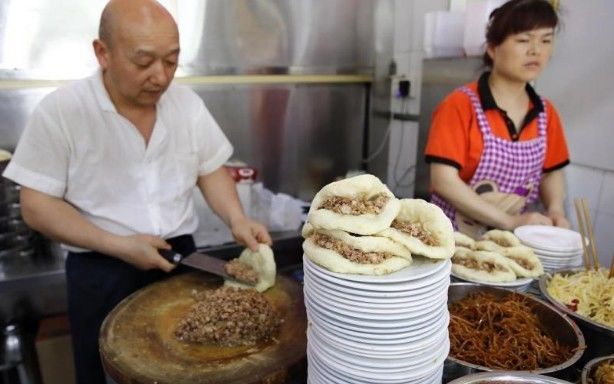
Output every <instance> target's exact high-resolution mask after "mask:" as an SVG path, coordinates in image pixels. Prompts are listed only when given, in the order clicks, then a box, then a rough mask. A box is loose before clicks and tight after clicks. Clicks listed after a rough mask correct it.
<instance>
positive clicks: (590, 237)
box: [582, 199, 600, 271]
mask: <svg viewBox="0 0 614 384" xmlns="http://www.w3.org/2000/svg"><path fill="white" fill-rule="evenodd" d="M582 206H583V208H584V220H585V221H584V223H585V224H586V229H587V231H588V241H589V245H590V246H591V250H592V251H593V267H594V268H595V271H598V270H599V267H600V266H599V257H597V248H596V246H595V235H593V221H592V220H591V212H590V210H589V208H588V201H587V200H586V199H582Z"/></svg>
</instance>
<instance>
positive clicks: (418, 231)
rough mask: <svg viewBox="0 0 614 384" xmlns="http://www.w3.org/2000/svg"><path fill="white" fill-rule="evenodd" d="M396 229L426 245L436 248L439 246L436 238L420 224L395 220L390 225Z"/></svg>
mask: <svg viewBox="0 0 614 384" xmlns="http://www.w3.org/2000/svg"><path fill="white" fill-rule="evenodd" d="M390 226H391V227H392V228H394V229H398V230H399V231H401V232H403V233H407V234H408V235H409V236H412V237H416V238H418V239H419V240H420V241H421V242H423V243H424V244H426V245H429V246H432V247H435V246H437V245H438V243H437V239H435V236H433V234H431V233H430V232H429V231H427V230H426V229H425V228H423V227H422V225H421V224H419V223H412V222H409V221H404V220H397V219H394V220H393V221H392V224H391V225H390Z"/></svg>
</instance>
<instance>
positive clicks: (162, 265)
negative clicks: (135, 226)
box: [118, 235, 175, 272]
mask: <svg viewBox="0 0 614 384" xmlns="http://www.w3.org/2000/svg"><path fill="white" fill-rule="evenodd" d="M158 249H171V246H170V244H168V243H167V242H166V241H164V239H161V238H159V237H156V236H151V235H132V236H124V237H122V239H121V246H120V253H119V255H118V256H119V258H120V259H122V260H123V261H125V262H126V263H130V264H132V265H134V266H135V267H137V268H139V269H144V270H149V269H156V268H157V269H161V270H163V271H165V272H170V271H172V270H173V269H174V268H175V265H173V264H171V263H169V262H168V261H166V260H165V259H164V258H163V257H162V256H160V254H159V253H158Z"/></svg>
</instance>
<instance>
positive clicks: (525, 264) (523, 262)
mask: <svg viewBox="0 0 614 384" xmlns="http://www.w3.org/2000/svg"><path fill="white" fill-rule="evenodd" d="M508 258H510V259H512V260H514V261H515V262H516V263H518V265H520V266H521V267H522V268H524V269H527V270H529V271H530V270H532V269H533V263H531V262H530V261H528V260H526V259H523V258H522V257H518V256H508Z"/></svg>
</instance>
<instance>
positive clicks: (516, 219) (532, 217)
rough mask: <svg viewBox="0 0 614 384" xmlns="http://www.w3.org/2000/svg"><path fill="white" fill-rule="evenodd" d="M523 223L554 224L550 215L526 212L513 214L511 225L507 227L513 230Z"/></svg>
mask: <svg viewBox="0 0 614 384" xmlns="http://www.w3.org/2000/svg"><path fill="white" fill-rule="evenodd" d="M521 225H553V221H552V219H551V218H550V217H548V216H544V215H542V214H541V213H539V212H526V213H522V214H520V215H515V216H511V220H510V225H509V226H508V228H506V229H508V230H510V231H511V230H513V229H514V228H516V227H520V226H521Z"/></svg>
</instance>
